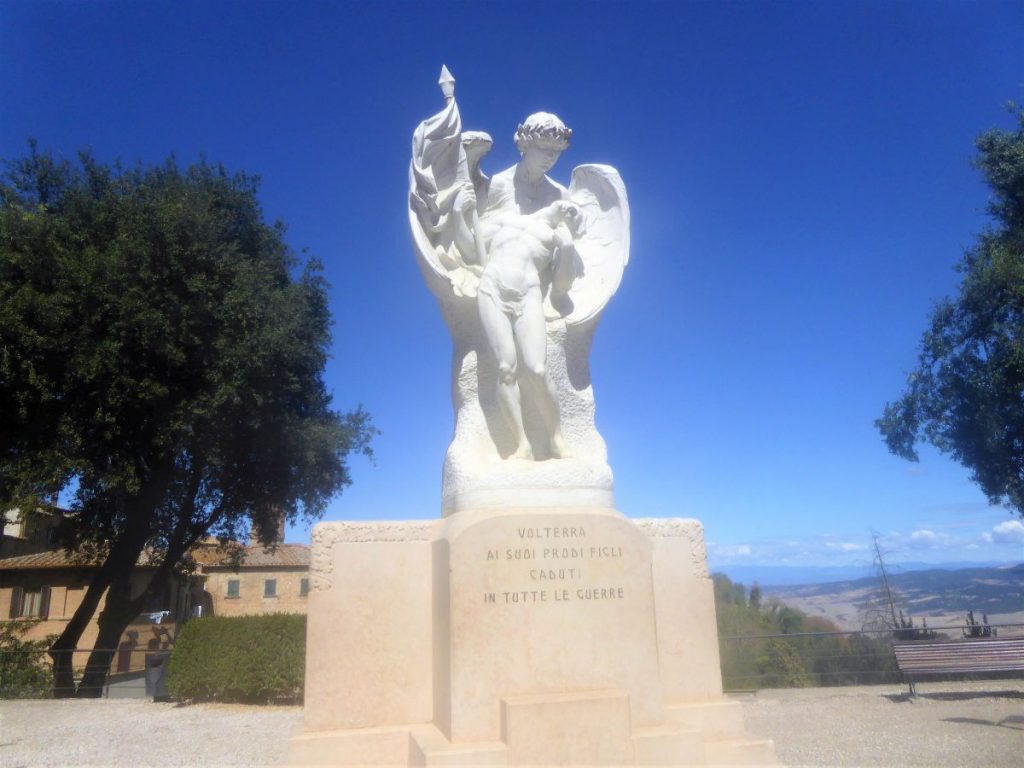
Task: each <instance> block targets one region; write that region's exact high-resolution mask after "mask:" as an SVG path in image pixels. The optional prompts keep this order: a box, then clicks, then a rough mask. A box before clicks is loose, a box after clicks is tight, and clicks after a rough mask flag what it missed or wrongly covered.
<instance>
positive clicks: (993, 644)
mask: <svg viewBox="0 0 1024 768" xmlns="http://www.w3.org/2000/svg"><path fill="white" fill-rule="evenodd" d="M893 649H894V650H895V651H896V664H897V666H898V667H899V669H900V672H901V673H903V680H904V681H905V682H906V683H907V684H908V685H909V686H910V695H911V696H916V695H917V691H916V689H915V688H914V682H915V680H916V679H917V678H920V677H936V676H941V675H961V674H970V673H972V672H1024V637H1014V638H1008V639H989V638H986V639H984V640H945V641H943V642H930V641H925V642H913V643H896V644H894V645H893Z"/></svg>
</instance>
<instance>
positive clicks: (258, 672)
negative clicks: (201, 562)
mask: <svg viewBox="0 0 1024 768" xmlns="http://www.w3.org/2000/svg"><path fill="white" fill-rule="evenodd" d="M305 667H306V617H305V616H301V615H296V614H285V613H275V614H269V615H263V616H209V617H204V618H197V619H193V620H191V621H189V622H188V623H187V624H185V625H184V626H183V627H182V628H181V633H180V634H179V635H178V639H177V642H176V643H175V644H174V651H173V653H172V654H171V662H170V667H169V669H168V671H167V688H168V691H169V692H170V694H171V696H173V697H174V698H177V699H192V700H194V701H233V702H245V703H254V702H266V703H269V702H285V701H302V691H303V683H304V676H305Z"/></svg>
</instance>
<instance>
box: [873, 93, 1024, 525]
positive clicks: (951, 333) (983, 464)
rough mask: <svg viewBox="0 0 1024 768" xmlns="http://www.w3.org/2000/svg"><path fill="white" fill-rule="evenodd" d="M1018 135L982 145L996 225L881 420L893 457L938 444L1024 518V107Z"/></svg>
mask: <svg viewBox="0 0 1024 768" xmlns="http://www.w3.org/2000/svg"><path fill="white" fill-rule="evenodd" d="M1013 110H1014V112H1015V114H1016V118H1017V121H1018V127H1017V130H1016V131H1001V130H992V131H989V132H987V133H985V134H983V135H982V136H980V137H979V138H978V140H977V148H978V151H979V154H978V156H977V158H976V159H975V165H976V166H977V167H978V168H979V170H980V171H981V172H982V174H983V175H984V177H985V181H986V182H987V183H988V186H989V187H990V188H991V191H992V196H991V200H990V203H989V206H988V211H989V213H990V215H991V216H992V224H991V226H989V227H988V228H987V229H986V230H985V231H983V232H982V233H981V234H980V235H979V236H978V241H977V243H976V244H975V245H974V246H973V247H971V248H969V249H968V250H967V252H966V253H965V254H964V258H963V260H962V261H961V263H960V264H959V265H958V267H957V269H958V270H959V272H960V273H961V274H962V275H963V278H962V282H961V284H960V293H959V296H957V297H956V299H955V300H954V299H945V300H943V301H941V302H939V304H938V305H937V306H936V308H935V310H934V311H933V313H932V316H931V323H930V327H929V328H928V330H927V331H926V332H925V334H924V338H923V339H922V342H921V351H920V355H919V357H918V364H917V368H916V369H915V370H914V371H913V372H912V373H911V374H910V377H909V379H908V382H907V388H906V390H905V392H904V394H903V396H902V398H900V399H899V400H897V401H896V402H894V403H889V404H887V405H886V407H885V411H884V413H883V415H882V417H881V418H880V419H878V420H877V421H876V422H875V423H876V425H877V426H878V428H879V430H880V431H881V433H882V436H883V437H884V439H885V442H886V444H887V445H888V447H889V450H890V451H892V452H893V453H895V454H896V455H898V456H902V457H903V458H906V459H910V460H912V461H916V460H917V458H918V455H917V452H916V450H915V445H916V444H918V443H921V442H928V443H931V444H932V445H934V446H935V447H937V448H938V449H939V450H940V451H941V452H943V453H945V454H948V455H950V456H952V457H953V458H954V459H955V460H956V461H958V462H960V463H961V464H962V465H963V466H965V467H966V468H967V469H968V470H970V472H971V478H972V479H973V480H974V481H975V482H976V483H977V484H978V485H979V486H980V487H981V490H982V491H983V492H984V493H985V495H986V496H987V497H988V499H989V501H990V502H991V503H993V504H1005V505H1006V506H1007V507H1009V508H1010V509H1011V510H1013V511H1015V512H1016V513H1017V514H1019V515H1021V516H1024V109H1021V108H1019V107H1016V106H1014V107H1013Z"/></svg>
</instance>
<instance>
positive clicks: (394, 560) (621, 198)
mask: <svg viewBox="0 0 1024 768" xmlns="http://www.w3.org/2000/svg"><path fill="white" fill-rule="evenodd" d="M441 86H442V89H443V92H444V94H445V97H446V102H447V103H446V106H445V109H444V110H443V111H442V112H441V113H439V114H438V115H435V116H434V117H432V118H429V119H428V120H425V121H424V122H423V123H422V124H421V125H420V126H419V128H417V130H416V133H415V136H414V139H413V161H412V164H411V168H410V206H409V221H410V225H411V227H412V232H413V242H414V246H415V250H416V254H417V257H418V259H419V263H420V267H421V270H422V271H423V274H424V277H425V279H426V282H427V284H428V286H429V287H430V289H431V290H432V291H433V293H434V294H435V296H437V298H438V300H439V303H440V305H441V309H442V314H443V315H444V317H445V320H446V322H447V323H448V326H449V328H450V330H451V332H452V337H453V340H454V348H455V349H454V360H453V377H452V388H453V400H454V404H455V416H456V426H455V435H454V438H453V440H452V443H451V446H450V447H449V449H448V453H447V456H446V458H445V464H444V472H443V487H442V505H441V509H442V517H441V518H440V519H438V520H436V521H433V522H409V521H407V522H374V523H370V522H367V523H325V524H320V525H318V526H317V527H316V528H315V529H314V533H313V560H312V565H311V577H312V591H311V593H310V598H309V600H310V603H309V614H308V617H309V618H308V621H309V625H308V639H307V656H306V697H305V722H304V730H303V733H301V734H300V735H297V736H296V737H294V738H293V739H292V741H291V743H290V758H289V759H290V762H291V764H293V765H484V764H486V765H736V764H765V763H774V759H773V753H772V747H771V743H770V742H757V741H748V740H745V739H744V738H743V725H742V716H741V712H740V708H739V704H738V703H736V702H730V701H728V700H726V699H725V698H723V696H722V690H721V675H720V666H719V659H718V642H717V632H716V627H715V613H714V599H713V589H712V584H711V580H710V579H709V578H708V574H707V558H706V555H705V551H704V542H703V534H702V530H701V527H700V524H699V523H698V522H697V521H694V520H681V519H670V520H664V519H657V520H655V519H640V520H631V519H629V518H627V517H625V516H624V515H622V514H621V513H620V512H618V511H616V510H615V509H614V500H613V496H612V475H611V470H610V469H609V467H608V463H607V454H606V450H605V445H604V442H603V440H602V439H601V436H600V435H599V434H598V432H597V430H596V428H595V426H594V397H593V392H592V389H591V385H590V375H589V369H588V356H589V350H590V344H591V340H592V338H593V332H594V329H595V326H596V322H597V317H598V315H599V314H600V311H601V310H602V309H603V307H604V305H605V304H606V303H607V301H608V299H609V298H610V297H611V295H612V294H613V293H614V292H615V290H616V288H617V287H618V284H619V281H620V279H621V276H622V271H623V268H624V267H625V264H626V262H627V260H628V251H629V208H628V203H627V199H626V192H625V186H624V185H623V184H622V180H621V179H620V178H619V174H618V173H617V172H616V171H615V170H614V169H613V168H610V167H608V166H598V165H589V166H580V167H578V168H577V169H576V170H575V171H574V172H573V177H572V183H571V184H570V186H569V187H568V188H565V187H562V186H561V185H559V184H557V183H556V182H553V181H552V180H550V179H549V178H548V177H547V176H546V175H545V174H546V172H547V171H548V170H550V168H551V167H552V166H553V165H554V162H555V160H557V158H558V156H559V154H560V153H561V152H562V151H563V150H564V149H565V148H566V147H567V146H568V143H569V141H570V139H571V136H572V131H571V130H569V129H568V128H567V127H566V126H565V125H564V124H563V123H562V121H561V120H559V119H558V118H557V117H555V116H554V115H550V114H548V113H536V114H534V115H531V116H530V117H529V118H527V120H526V121H524V123H523V124H522V125H520V126H519V128H518V130H517V131H516V143H517V145H518V146H519V149H520V151H521V152H522V155H523V159H522V160H521V161H520V163H518V164H517V165H516V166H514V167H513V168H510V169H508V170H506V171H502V172H501V173H498V174H496V175H495V176H493V177H487V176H485V175H484V174H483V172H482V171H481V170H480V159H481V158H482V157H483V155H484V154H486V151H487V150H488V149H489V148H490V137H488V136H487V135H486V134H483V133H479V132H471V131H463V130H462V126H461V118H460V117H459V112H458V107H457V105H456V103H455V99H454V79H452V78H451V76H450V74H448V72H447V70H443V72H442V78H441Z"/></svg>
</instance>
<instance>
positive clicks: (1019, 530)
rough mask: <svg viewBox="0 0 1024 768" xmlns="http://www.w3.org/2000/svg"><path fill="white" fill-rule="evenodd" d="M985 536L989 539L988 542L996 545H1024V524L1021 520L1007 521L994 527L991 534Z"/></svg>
mask: <svg viewBox="0 0 1024 768" xmlns="http://www.w3.org/2000/svg"><path fill="white" fill-rule="evenodd" d="M985 536H986V537H988V538H986V541H993V542H995V543H996V544H1024V523H1021V521H1020V520H1007V521H1006V522H1005V523H1000V524H999V525H997V526H995V527H993V528H992V531H991V533H987V534H985Z"/></svg>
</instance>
